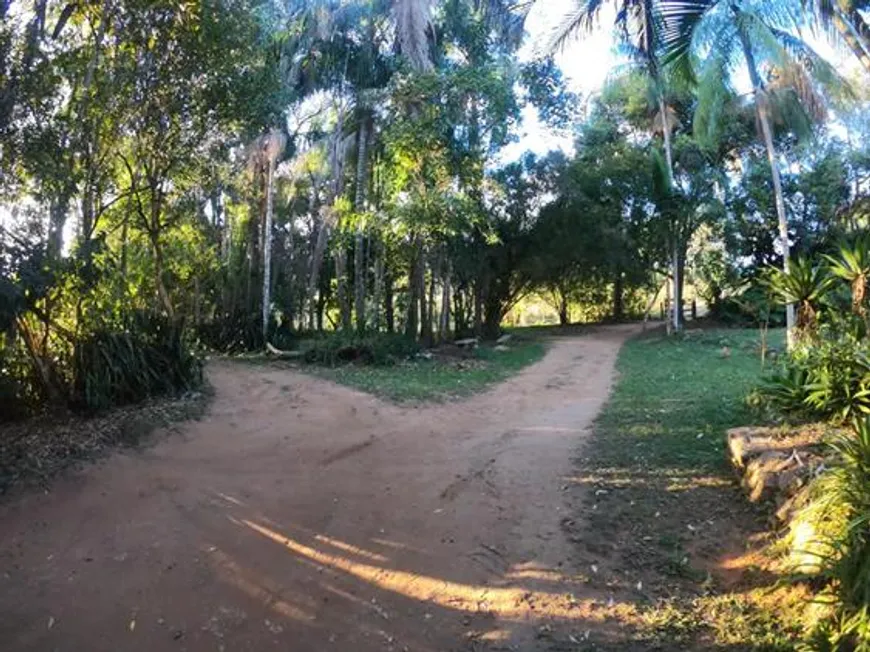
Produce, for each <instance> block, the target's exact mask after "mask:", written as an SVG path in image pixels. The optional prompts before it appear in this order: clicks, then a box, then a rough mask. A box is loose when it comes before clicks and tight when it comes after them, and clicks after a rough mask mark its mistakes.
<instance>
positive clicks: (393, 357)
mask: <svg viewBox="0 0 870 652" xmlns="http://www.w3.org/2000/svg"><path fill="white" fill-rule="evenodd" d="M419 350H420V346H419V345H418V344H417V343H416V342H415V341H414V340H413V339H410V338H407V337H405V336H404V335H398V334H391V333H371V334H364V335H358V334H351V333H341V332H334V333H329V334H326V335H322V336H319V337H317V338H315V339H312V340H309V341H308V342H306V343H305V344H304V345H303V360H305V362H308V363H311V364H320V365H325V366H328V367H332V366H335V365H338V364H342V363H349V362H353V363H357V364H365V365H374V366H388V365H392V364H395V363H396V362H398V361H400V360H404V359H407V358H409V357H411V356H413V355H415V354H416V353H417V352H418V351H419Z"/></svg>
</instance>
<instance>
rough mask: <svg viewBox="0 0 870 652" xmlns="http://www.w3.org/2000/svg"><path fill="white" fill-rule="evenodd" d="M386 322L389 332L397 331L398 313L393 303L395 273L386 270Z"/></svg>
mask: <svg viewBox="0 0 870 652" xmlns="http://www.w3.org/2000/svg"><path fill="white" fill-rule="evenodd" d="M384 323H385V325H386V327H387V332H388V333H395V332H396V314H395V309H394V304H393V274H392V273H391V272H390V271H389V270H386V273H385V274H384Z"/></svg>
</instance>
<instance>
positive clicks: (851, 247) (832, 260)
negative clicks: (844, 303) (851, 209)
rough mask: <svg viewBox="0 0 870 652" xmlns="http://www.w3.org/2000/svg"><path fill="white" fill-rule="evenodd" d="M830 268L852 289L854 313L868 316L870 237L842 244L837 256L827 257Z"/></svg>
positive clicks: (860, 236) (864, 234)
mask: <svg viewBox="0 0 870 652" xmlns="http://www.w3.org/2000/svg"><path fill="white" fill-rule="evenodd" d="M825 260H826V261H827V262H828V266H829V267H828V268H829V270H830V272H831V274H833V275H834V276H836V277H839V278H841V279H843V280H844V281H846V282H847V283H849V285H850V286H851V289H852V311H853V312H854V313H855V314H856V315H860V316H862V317H865V318H866V316H867V306H866V295H867V280H868V278H870V235H868V234H867V233H862V234H861V235H859V236H857V237H856V238H854V239H853V240H852V241H851V242H843V243H841V244H840V246H839V248H838V251H837V253H836V255H833V256H831V255H827V254H826V255H825Z"/></svg>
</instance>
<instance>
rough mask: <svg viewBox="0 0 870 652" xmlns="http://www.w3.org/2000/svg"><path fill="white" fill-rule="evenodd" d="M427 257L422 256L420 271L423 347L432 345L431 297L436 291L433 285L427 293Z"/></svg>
mask: <svg viewBox="0 0 870 652" xmlns="http://www.w3.org/2000/svg"><path fill="white" fill-rule="evenodd" d="M427 267H428V266H427V265H426V257H425V256H424V255H421V256H420V271H419V276H418V279H419V282H420V288H419V290H418V294H419V296H420V340H421V341H422V343H423V346H431V345H432V308H433V306H432V302H431V295H432V292H433V291H434V288H433V286H432V284H431V283H430V285H429V292H427V291H426V268H427Z"/></svg>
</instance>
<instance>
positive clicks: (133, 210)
mask: <svg viewBox="0 0 870 652" xmlns="http://www.w3.org/2000/svg"><path fill="white" fill-rule="evenodd" d="M603 4H604V3H584V2H578V10H577V13H576V15H573V16H572V17H571V20H569V21H568V22H567V23H565V24H564V25H561V26H560V28H559V30H558V31H557V33H556V34H555V35H554V39H553V41H554V43H557V44H558V43H565V42H569V41H570V39H572V38H583V36H584V34H585V33H586V31H587V28H589V27H593V26H595V25H596V24H598V23H597V20H598V18H599V11H600V8H601V6H602V5H603ZM614 4H615V5H616V6H617V8H618V11H617V12H616V16H617V22H616V24H615V25H612V26H610V25H605V26H604V27H605V28H608V29H610V28H612V29H613V30H614V33H615V34H616V36H617V38H616V41H617V48H618V49H619V50H620V52H621V53H622V54H624V55H625V58H626V60H628V61H629V62H630V64H631V65H628V66H627V67H625V68H623V69H620V70H616V71H613V72H612V74H611V77H610V79H609V81H608V82H607V84H606V85H605V87H604V88H603V89H602V90H601V92H600V93H598V94H596V95H593V96H589V97H579V96H577V95H576V94H574V93H572V92H571V90H570V88H569V87H568V85H567V83H566V80H565V78H564V77H563V75H562V72H561V71H560V69H559V67H558V65H556V62H555V60H554V59H553V58H551V57H547V56H543V57H538V58H529V57H525V56H524V57H520V46H521V45H522V43H523V39H524V29H523V23H524V20H525V17H526V12H527V11H528V9H529V7H530V5H528V4H522V5H515V4H511V3H502V2H498V1H497V2H476V1H475V0H447V1H445V2H440V3H435V4H432V5H430V4H429V3H425V2H423V3H421V2H415V1H411V0H395V1H394V2H388V1H387V0H366V1H364V2H363V1H360V2H349V3H348V2H336V1H334V0H318V1H316V2H315V1H304V2H303V1H299V2H292V1H291V2H286V3H266V2H259V1H257V0H209V1H207V2H182V3H178V2H140V1H138V0H105V1H104V2H93V3H68V2H62V1H59V0H58V1H54V0H22V1H19V2H12V3H2V17H3V23H2V27H0V52H2V53H3V56H2V64H0V66H2V67H0V82H2V83H0V207H2V212H0V225H2V238H0V269H2V275H0V330H2V336H0V337H2V339H0V369H2V381H0V393H2V398H3V401H4V405H5V404H9V405H11V404H12V403H15V404H16V405H17V406H19V407H18V408H16V410H17V411H21V410H22V409H23V410H24V411H27V410H29V409H31V408H33V407H37V406H39V405H42V404H45V403H46V401H52V402H61V403H65V404H69V405H84V406H91V407H94V406H99V405H102V404H104V403H105V402H106V400H104V399H105V396H102V395H101V394H100V391H101V390H100V387H99V386H100V382H102V381H100V380H99V379H103V381H105V383H109V382H110V380H108V379H111V378H114V377H115V376H113V374H118V375H119V377H120V376H123V373H121V372H119V371H117V369H116V366H117V364H116V360H115V357H116V356H124V355H129V356H131V357H133V358H137V359H139V360H140V361H143V364H145V362H144V360H145V358H147V355H146V353H147V352H150V353H148V355H154V356H157V355H158V354H159V355H165V356H167V358H172V356H173V355H174V354H172V353H170V352H171V351H190V350H192V349H193V348H200V349H212V350H217V351H223V352H238V351H242V350H257V349H261V348H262V347H263V346H264V345H265V343H266V341H268V342H270V343H271V344H273V345H274V346H277V347H279V348H292V347H293V346H294V341H295V338H297V337H299V336H300V335H302V334H305V333H308V332H314V331H322V330H345V331H352V332H357V333H365V332H378V331H388V332H396V333H404V334H405V335H407V336H408V337H412V338H416V339H418V340H420V341H422V342H424V343H426V344H431V343H436V342H438V341H442V340H445V339H448V338H451V337H455V336H465V335H472V334H473V335H481V336H487V337H494V336H497V335H498V333H499V329H500V325H501V323H502V320H503V319H504V317H505V316H506V315H507V314H508V313H509V312H510V311H511V310H512V309H513V308H514V307H515V306H516V305H517V304H518V303H521V302H523V301H524V300H525V299H527V298H529V297H543V298H544V299H545V300H546V301H547V302H548V303H550V304H551V305H552V306H553V308H554V311H555V313H556V314H558V316H559V318H560V319H561V321H562V322H563V323H566V322H568V321H570V319H571V314H572V310H576V309H580V308H581V307H582V308H583V313H584V314H589V315H595V316H596V317H598V318H601V317H605V316H610V317H614V318H617V319H619V318H623V317H626V316H629V315H630V314H633V313H636V312H638V311H640V312H643V309H644V307H645V306H646V305H647V304H648V303H649V301H650V300H651V299H654V298H655V297H656V296H658V297H659V299H661V294H660V293H659V291H660V288H661V287H662V286H663V285H668V284H669V283H668V282H669V281H671V282H672V283H671V284H672V285H673V297H674V299H675V301H674V302H673V303H675V304H676V305H682V304H683V286H684V285H687V284H689V285H691V286H692V288H693V289H694V291H695V294H696V295H699V296H704V297H706V298H707V299H708V301H709V302H710V303H711V305H713V304H715V303H717V302H719V301H722V300H724V299H725V298H727V296H729V294H730V293H733V292H734V291H736V288H739V287H740V285H741V283H742V281H743V280H745V279H746V278H750V277H752V276H753V275H756V274H757V273H758V272H759V271H760V270H761V269H762V268H763V267H764V266H767V265H781V264H783V262H784V261H787V260H788V259H789V256H788V250H787V248H784V247H783V245H784V244H785V243H786V242H787V243H788V244H789V245H790V247H791V248H792V249H794V250H795V251H796V252H807V253H808V252H814V251H817V250H823V249H825V248H826V247H827V246H828V244H827V243H829V242H831V241H832V240H833V239H835V238H837V237H839V236H841V235H842V234H843V233H845V232H848V231H850V230H854V229H857V228H863V227H865V226H866V214H867V211H866V206H867V204H866V201H865V200H864V195H865V193H866V188H867V179H868V175H870V136H868V134H870V127H868V121H867V116H868V112H867V108H866V106H867V105H866V101H865V97H864V90H865V88H866V83H865V80H864V78H863V77H861V78H856V79H854V80H850V82H849V83H848V84H847V83H845V82H844V81H843V80H841V79H839V77H838V75H837V74H836V73H835V72H834V70H833V68H832V66H831V65H830V64H829V62H825V61H824V60H823V59H821V58H820V57H818V56H817V55H816V54H815V53H814V52H812V50H811V48H810V47H809V45H807V40H806V36H807V34H808V33H809V29H810V27H812V25H811V22H812V20H811V14H809V13H805V14H800V12H799V11H798V10H799V9H800V8H802V7H803V5H802V4H801V3H800V2H794V3H789V2H781V3H753V2H748V1H747V2H741V3H731V4H729V5H728V6H725V4H723V3H718V2H712V1H710V2H699V3H691V7H690V8H687V5H685V3H672V2H667V1H665V0H660V1H652V0H650V1H648V2H634V1H632V2H616V3H614ZM774 4H775V5H776V8H775V7H773V5H774ZM810 4H812V3H810ZM809 6H810V5H809V4H808V5H807V7H809ZM681 7H682V8H681ZM812 8H813V9H814V11H815V14H812V15H813V16H815V17H816V18H817V19H818V21H819V24H821V25H825V26H828V27H831V28H832V29H831V30H829V33H831V34H832V36H833V37H834V38H837V35H838V34H839V35H840V36H843V35H844V34H848V35H850V38H852V42H848V43H846V40H844V43H845V45H846V47H848V48H852V50H854V51H855V52H858V53H860V52H863V51H864V49H862V48H861V47H860V45H861V44H860V43H857V44H856V43H855V42H854V38H856V37H855V35H856V34H857V35H858V37H860V36H861V34H863V33H865V32H862V29H863V27H862V28H861V29H846V30H845V31H843V30H839V27H843V24H844V23H843V21H847V22H848V21H853V23H855V24H853V23H849V25H851V26H852V27H855V25H856V24H857V23H856V21H859V20H862V19H861V14H860V13H859V12H857V11H853V10H852V9H850V10H849V11H846V12H845V13H844V12H842V11H840V12H835V15H834V14H832V13H831V11H832V10H831V7H830V6H829V3H818V6H816V5H813V6H812ZM850 12H851V13H850ZM800 16H804V18H800ZM862 25H863V23H862ZM847 27H848V25H847ZM858 27H861V25H858ZM838 30H839V31H838ZM753 39H754V40H753ZM843 39H845V36H843ZM855 48H857V49H855ZM539 50H541V51H542V52H545V51H546V50H547V48H546V47H545V46H542V47H541V48H539ZM741 70H748V72H749V77H750V81H751V82H752V89H751V90H752V91H753V92H752V93H751V94H750V95H747V94H746V93H745V92H743V91H742V90H739V89H738V87H737V86H738V84H739V83H742V82H739V81H738V79H739V77H740V75H741V74H743V73H741V72H740V71H741ZM750 100H751V101H750ZM528 110H531V111H532V112H534V113H536V114H537V115H538V117H539V119H540V121H541V123H542V124H543V125H546V126H547V128H549V129H552V130H553V131H554V132H558V133H561V134H566V135H567V136H568V137H569V138H570V139H571V140H573V147H566V149H565V151H562V152H552V153H550V154H540V155H532V154H526V155H523V156H522V157H520V158H519V159H518V160H515V161H506V160H505V159H504V158H503V152H504V151H505V147H506V146H507V145H509V144H511V143H514V142H515V141H516V140H517V138H518V134H519V133H520V131H521V122H522V120H523V116H524V115H525V114H527V113H528ZM765 125H767V127H765ZM784 220H785V222H784ZM783 223H785V234H786V235H787V237H786V238H784V237H783ZM592 306H594V309H593V308H592ZM674 312H675V315H676V319H675V321H674V325H675V326H676V327H679V326H680V320H679V316H680V315H681V314H682V311H681V310H677V311H674ZM124 347H127V348H126V349H124ZM97 351H102V353H100V354H99V355H98V354H96V353H95V352H97ZM125 351H126V353H125ZM143 351H145V352H146V353H143ZM88 352H90V353H88ZM89 356H90V357H89ZM137 356H138V357H137ZM122 359H123V357H122ZM100 361H102V362H100ZM167 364H169V363H168V362H167ZM194 371H195V370H192V371H191V373H193V375H195V373H194ZM152 375H153V374H152ZM182 375H184V374H182ZM142 391H144V393H145V394H147V393H148V392H150V391H151V389H150V388H148V387H145V388H144V390H142ZM141 393H142V392H139V391H138V390H135V388H131V389H130V391H129V392H128V394H129V398H130V399H132V398H135V397H136V396H138V395H139V394H141ZM22 406H23V407H22ZM11 412H12V410H11V409H10V410H9V411H8V413H10V414H11ZM4 413H6V411H4Z"/></svg>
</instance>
